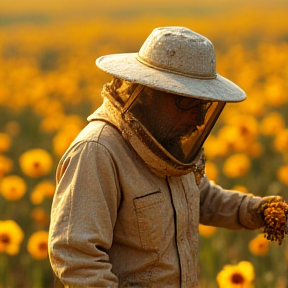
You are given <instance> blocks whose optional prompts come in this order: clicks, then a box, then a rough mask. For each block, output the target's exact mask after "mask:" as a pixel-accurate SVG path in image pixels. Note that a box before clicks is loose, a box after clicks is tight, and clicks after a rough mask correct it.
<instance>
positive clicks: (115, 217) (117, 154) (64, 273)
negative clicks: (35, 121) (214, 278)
mask: <svg viewBox="0 0 288 288" xmlns="http://www.w3.org/2000/svg"><path fill="white" fill-rule="evenodd" d="M57 183H58V185H57V191H56V194H55V197H54V201H53V205H52V212H51V226H50V236H49V256H50V261H51V264H52V267H53V270H54V272H55V273H56V275H57V276H58V277H59V278H60V279H61V281H63V283H64V284H65V287H111V288H112V287H113V288H115V287H147V288H148V287H151V288H152V287H157V288H162V287H163V288H169V287H171V288H180V287H181V288H196V287H199V286H198V280H197V249H198V224H199V221H200V222H201V223H203V224H207V225H215V226H218V227H226V228H230V229H240V228H243V226H246V228H252V226H251V227H249V225H250V224H251V223H252V222H251V219H250V218H251V217H250V216H251V215H249V214H247V205H248V203H249V201H250V203H251V201H253V200H255V199H254V198H252V197H251V196H250V195H246V194H241V193H238V192H231V191H226V190H223V189H222V188H221V187H219V186H214V185H212V184H211V183H210V182H209V181H208V180H207V178H203V180H202V183H201V184H200V186H199V187H198V186H197V185H196V183H195V177H194V174H193V172H191V173H189V174H187V175H184V176H178V177H166V178H161V177H158V176H156V175H155V174H153V173H152V172H151V171H150V170H149V169H148V168H147V166H146V165H145V164H144V162H143V161H142V159H141V158H140V157H139V156H138V155H137V154H136V153H135V152H134V150H133V149H131V147H130V146H129V145H128V144H127V142H126V141H125V140H124V139H123V137H122V136H121V134H120V132H119V131H118V130H117V129H115V127H113V126H112V125H110V124H109V123H106V122H104V121H92V122H90V123H89V124H88V125H87V127H86V128H85V129H84V130H83V131H82V132H81V133H80V135H79V136H78V137H77V139H76V140H75V141H74V143H73V144H72V146H71V147H70V148H69V150H68V151H67V153H66V154H65V155H64V156H63V158H62V160H61V161H60V163H59V166H58V169H57ZM241 223H242V224H241Z"/></svg>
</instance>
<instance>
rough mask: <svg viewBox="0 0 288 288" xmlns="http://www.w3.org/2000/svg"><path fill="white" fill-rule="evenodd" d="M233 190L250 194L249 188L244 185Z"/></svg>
mask: <svg viewBox="0 0 288 288" xmlns="http://www.w3.org/2000/svg"><path fill="white" fill-rule="evenodd" d="M232 190H236V191H240V192H242V193H246V194H248V193H249V192H248V190H247V188H246V187H245V186H242V185H236V186H234V187H233V188H232Z"/></svg>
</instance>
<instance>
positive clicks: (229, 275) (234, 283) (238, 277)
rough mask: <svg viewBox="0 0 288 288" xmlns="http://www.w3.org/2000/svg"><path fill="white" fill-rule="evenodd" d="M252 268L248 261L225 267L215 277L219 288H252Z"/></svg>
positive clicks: (253, 275) (253, 273) (253, 274)
mask: <svg viewBox="0 0 288 288" xmlns="http://www.w3.org/2000/svg"><path fill="white" fill-rule="evenodd" d="M254 277H255V272H254V267H253V265H252V264H251V263H250V262H248V261H241V262H239V263H238V264H237V265H225V266H224V267H223V269H222V270H221V271H220V272H219V273H218V275H217V283H218V286H219V288H240V287H241V288H253V287H254V286H253V281H254Z"/></svg>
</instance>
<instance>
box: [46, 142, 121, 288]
mask: <svg viewBox="0 0 288 288" xmlns="http://www.w3.org/2000/svg"><path fill="white" fill-rule="evenodd" d="M57 182H58V185H57V189H56V193H55V196H54V200H53V204H52V211H51V225H50V233H49V257H50V262H51V265H52V268H53V270H54V272H55V274H56V275H57V276H58V277H59V279H60V280H61V281H62V282H63V283H64V285H65V287H73V288H74V287H113V288H114V287H118V280H117V277H116V276H115V275H114V274H113V273H112V272H111V269H112V265H111V263H110V261H109V256H108V254H107V251H108V250H109V249H110V247H111V245H112V239H113V227H114V225H115V221H116V217H117V207H118V203H119V201H120V198H119V197H120V196H119V195H120V193H119V184H118V181H117V176H116V169H115V165H114V163H113V160H112V159H111V156H110V154H109V153H108V151H107V150H106V148H105V147H103V146H102V145H101V144H99V143H97V142H84V143H82V144H80V145H78V147H76V148H74V149H73V150H71V151H70V152H69V153H68V155H66V157H65V158H64V159H63V160H62V161H61V162H60V163H59V166H58V168H57Z"/></svg>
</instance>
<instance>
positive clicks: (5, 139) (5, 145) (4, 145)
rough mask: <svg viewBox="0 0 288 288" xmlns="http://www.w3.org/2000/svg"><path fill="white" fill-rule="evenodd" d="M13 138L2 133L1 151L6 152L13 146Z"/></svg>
mask: <svg viewBox="0 0 288 288" xmlns="http://www.w3.org/2000/svg"><path fill="white" fill-rule="evenodd" d="M11 142H12V141H11V138H10V136H9V135H8V134H6V133H0V153H1V152H6V151H7V150H8V149H9V148H10V146H11Z"/></svg>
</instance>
